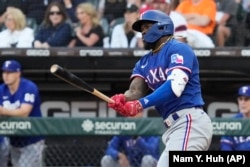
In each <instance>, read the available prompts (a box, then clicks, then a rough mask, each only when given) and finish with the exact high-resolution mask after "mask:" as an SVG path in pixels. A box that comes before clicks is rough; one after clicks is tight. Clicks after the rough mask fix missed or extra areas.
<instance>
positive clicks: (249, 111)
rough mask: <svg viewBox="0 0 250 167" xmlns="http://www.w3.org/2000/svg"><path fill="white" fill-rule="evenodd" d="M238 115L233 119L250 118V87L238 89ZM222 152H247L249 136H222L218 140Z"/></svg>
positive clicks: (249, 147) (249, 143)
mask: <svg viewBox="0 0 250 167" xmlns="http://www.w3.org/2000/svg"><path fill="white" fill-rule="evenodd" d="M237 102H238V107H239V113H237V114H236V115H235V116H234V117H233V118H234V119H244V118H245V119H249V118H250V85H245V86H242V87H240V88H239V90H238V97H237ZM220 144H221V145H220V146H221V148H220V149H221V150H222V151H249V150H250V136H222V138H221V140H220Z"/></svg>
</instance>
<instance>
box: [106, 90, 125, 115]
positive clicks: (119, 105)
mask: <svg viewBox="0 0 250 167" xmlns="http://www.w3.org/2000/svg"><path fill="white" fill-rule="evenodd" d="M111 99H112V100H114V103H108V107H110V108H113V109H114V110H116V111H120V110H123V106H124V104H125V102H126V97H125V95H124V94H116V95H114V96H112V97H111Z"/></svg>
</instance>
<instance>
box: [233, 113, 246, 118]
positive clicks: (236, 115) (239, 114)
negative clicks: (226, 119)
mask: <svg viewBox="0 0 250 167" xmlns="http://www.w3.org/2000/svg"><path fill="white" fill-rule="evenodd" d="M243 117H244V116H243V114H242V113H241V112H239V113H237V114H235V115H234V116H233V118H243Z"/></svg>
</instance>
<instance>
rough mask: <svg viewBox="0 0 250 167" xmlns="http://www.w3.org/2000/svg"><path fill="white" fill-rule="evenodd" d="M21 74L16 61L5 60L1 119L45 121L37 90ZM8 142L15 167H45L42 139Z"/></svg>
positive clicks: (20, 138) (0, 92)
mask: <svg viewBox="0 0 250 167" xmlns="http://www.w3.org/2000/svg"><path fill="white" fill-rule="evenodd" d="M21 70H22V69H21V64H20V63H19V62H18V61H16V60H6V61H5V62H4V63H3V65H2V77H3V82H4V83H2V84H1V85H0V95H1V98H0V116H7V117H21V118H25V117H42V112H41V110H40V95H39V90H38V87H37V86H36V84H35V83H33V82H32V81H30V80H28V79H25V78H23V77H22V76H21ZM9 141H10V155H11V164H12V165H13V167H39V166H42V160H43V156H42V153H43V149H44V137H43V136H10V137H9Z"/></svg>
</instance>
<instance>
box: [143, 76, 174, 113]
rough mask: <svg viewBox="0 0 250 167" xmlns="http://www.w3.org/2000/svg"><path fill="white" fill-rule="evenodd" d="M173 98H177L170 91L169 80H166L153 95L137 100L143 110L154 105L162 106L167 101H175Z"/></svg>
mask: <svg viewBox="0 0 250 167" xmlns="http://www.w3.org/2000/svg"><path fill="white" fill-rule="evenodd" d="M175 98H177V96H176V95H175V94H174V92H173V91H172V88H171V80H167V81H166V82H165V83H164V84H162V85H161V86H160V87H159V88H158V89H156V90H155V91H154V92H153V93H151V94H149V95H148V96H146V97H143V98H141V99H139V101H140V103H141V104H142V107H143V108H147V107H151V106H154V105H159V104H162V103H164V102H165V101H167V100H169V99H175Z"/></svg>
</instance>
